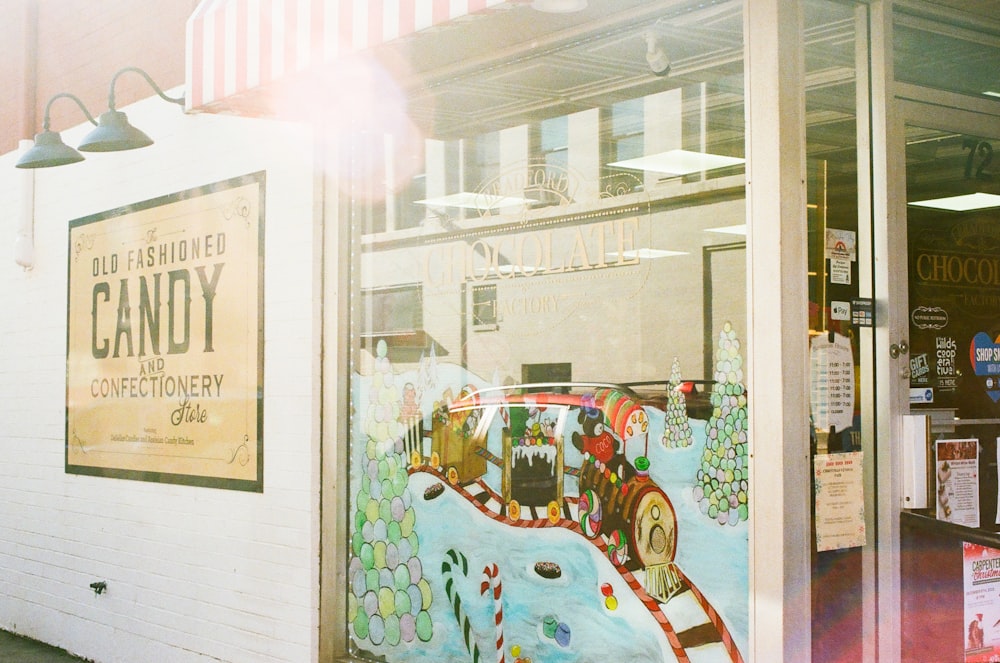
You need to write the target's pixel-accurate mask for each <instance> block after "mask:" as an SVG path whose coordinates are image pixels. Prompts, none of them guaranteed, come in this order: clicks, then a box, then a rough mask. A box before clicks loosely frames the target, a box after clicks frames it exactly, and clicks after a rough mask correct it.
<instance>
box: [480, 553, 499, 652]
mask: <svg viewBox="0 0 1000 663" xmlns="http://www.w3.org/2000/svg"><path fill="white" fill-rule="evenodd" d="M490 586H492V587H493V618H494V621H496V629H497V663H504V653H503V603H502V602H501V601H500V595H501V594H502V593H503V583H502V582H500V569H498V568H497V565H496V564H487V565H486V568H484V569H483V583H482V585H481V586H480V588H479V593H480V594H483V595H485V594H486V592H487V591H489V589H490Z"/></svg>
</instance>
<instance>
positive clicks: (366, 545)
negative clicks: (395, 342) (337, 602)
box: [348, 341, 433, 646]
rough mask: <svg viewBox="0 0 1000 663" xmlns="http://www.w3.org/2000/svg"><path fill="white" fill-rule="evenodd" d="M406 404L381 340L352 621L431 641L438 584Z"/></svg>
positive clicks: (366, 631) (365, 632)
mask: <svg viewBox="0 0 1000 663" xmlns="http://www.w3.org/2000/svg"><path fill="white" fill-rule="evenodd" d="M402 410H403V397H402V394H401V391H400V389H399V388H398V387H397V386H396V384H395V380H394V375H393V372H392V364H391V362H390V361H389V358H388V349H387V346H386V344H385V341H380V342H379V343H378V345H377V347H376V359H375V372H374V374H373V375H372V377H371V387H370V391H369V403H368V409H367V412H366V413H365V419H364V432H365V438H366V439H365V455H364V458H363V460H362V461H361V467H360V468H359V469H360V471H359V472H358V476H360V488H359V490H358V493H357V499H356V504H357V509H356V510H355V512H354V520H353V533H352V536H351V551H352V553H353V555H352V557H351V562H350V567H349V569H348V576H349V580H350V584H351V591H350V593H349V594H348V620H349V621H350V624H351V628H352V630H353V633H354V635H355V636H356V637H357V638H359V639H361V640H368V641H369V642H371V643H372V644H373V645H382V644H383V643H384V644H387V645H392V646H396V645H398V644H400V643H401V642H412V641H413V640H414V639H418V640H420V641H422V642H427V641H429V640H430V639H431V636H432V635H433V623H432V621H431V617H430V613H429V608H430V605H431V599H432V594H431V587H430V584H429V583H428V581H427V578H426V577H425V575H424V570H423V565H422V563H421V561H420V557H419V556H418V553H419V550H420V545H419V539H418V537H417V532H416V530H415V529H414V525H415V521H416V514H415V512H414V509H413V504H412V498H411V495H410V490H409V487H408V484H409V474H407V469H406V460H405V456H404V454H403V434H404V431H405V426H404V424H403V423H402V422H401V421H400V419H401V418H402V415H403V412H402Z"/></svg>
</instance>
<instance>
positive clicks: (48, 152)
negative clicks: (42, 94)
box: [15, 92, 97, 168]
mask: <svg viewBox="0 0 1000 663" xmlns="http://www.w3.org/2000/svg"><path fill="white" fill-rule="evenodd" d="M62 98H66V99H72V100H73V101H75V102H76V105H77V106H79V107H80V110H82V111H83V114H84V115H86V116H87V119H88V120H90V123H91V124H93V125H96V124H97V121H96V120H95V119H94V116H93V115H91V114H90V111H88V110H87V107H86V106H84V105H83V102H82V101H80V99H79V98H77V97H76V96H74V95H72V94H70V93H69V92H60V93H59V94H57V95H55V96H54V97H52V98H51V99H49V101H48V103H47V104H45V119H44V120H43V122H42V133H40V134H35V144H34V145H33V146H32V147H31V148H30V149H28V150H26V151H25V153H24V154H22V155H21V158H20V159H18V160H17V163H16V164H15V165H16V166H17V167H18V168H49V167H51V166H65V165H66V164H68V163H76V162H77V161H83V155H82V154H80V153H79V152H77V151H76V150H74V149H73V148H72V147H70V146H69V145H67V144H66V143H64V142H63V141H62V137H61V136H60V135H59V132H58V131H51V130H49V109H51V108H52V103H53V102H54V101H55V100H56V99H62Z"/></svg>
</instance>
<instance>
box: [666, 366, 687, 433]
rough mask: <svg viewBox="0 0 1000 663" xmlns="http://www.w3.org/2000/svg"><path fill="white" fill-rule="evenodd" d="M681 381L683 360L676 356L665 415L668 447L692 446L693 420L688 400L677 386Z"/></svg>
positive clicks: (668, 383) (671, 369) (669, 383)
mask: <svg viewBox="0 0 1000 663" xmlns="http://www.w3.org/2000/svg"><path fill="white" fill-rule="evenodd" d="M680 383H681V362H680V360H679V359H677V357H674V363H673V366H672V367H671V368H670V381H669V382H667V406H666V414H665V417H664V424H665V425H664V428H663V445H664V446H666V447H689V446H691V441H692V435H691V422H690V421H688V415H687V400H686V399H685V398H684V392H683V391H680V390H679V389H678V388H677V387H678V386H679V385H680Z"/></svg>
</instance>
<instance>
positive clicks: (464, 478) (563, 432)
mask: <svg viewBox="0 0 1000 663" xmlns="http://www.w3.org/2000/svg"><path fill="white" fill-rule="evenodd" d="M648 425H649V421H648V418H647V416H646V412H645V410H643V408H642V405H641V403H640V399H639V398H638V397H637V396H636V395H635V394H634V393H632V392H631V391H629V390H628V389H627V388H624V387H620V386H615V385H594V384H575V383H574V384H559V385H552V384H546V385H519V386H517V387H509V388H507V387H505V388H487V389H481V390H474V389H471V388H467V389H464V390H463V392H462V394H460V396H459V397H458V398H457V399H455V400H453V401H451V402H450V403H449V404H448V405H447V409H446V411H445V410H442V411H441V412H440V413H439V414H438V415H436V416H435V417H434V426H433V433H432V436H431V446H432V449H431V452H432V453H431V455H432V458H433V459H434V461H437V463H439V466H440V467H441V468H442V469H443V470H444V472H445V474H446V476H447V477H448V479H449V481H451V482H452V483H456V484H463V485H464V484H467V483H470V482H472V481H475V480H477V479H479V478H480V477H483V476H484V475H485V474H486V472H487V462H491V463H493V464H494V465H496V466H497V467H498V468H499V469H500V472H501V484H502V487H501V495H502V497H503V500H504V502H505V503H506V509H507V514H508V515H509V516H510V517H511V518H514V519H517V518H518V517H519V516H520V515H521V511H522V510H523V509H531V510H532V511H535V509H536V508H537V509H545V510H546V513H547V515H548V517H549V519H550V520H552V522H557V521H559V520H561V519H564V518H568V517H571V516H572V517H574V519H575V520H576V522H577V523H578V524H579V526H580V530H581V532H582V533H583V534H584V535H585V536H587V537H588V538H591V539H593V540H595V541H598V539H600V540H599V545H601V546H602V547H604V546H606V552H607V555H608V557H609V559H610V560H611V561H612V562H613V563H614V564H615V565H616V566H624V567H625V568H627V569H629V570H632V571H635V570H638V569H642V570H645V571H646V572H647V580H648V578H649V577H650V575H652V576H655V577H663V576H664V574H666V575H667V576H669V575H670V567H671V566H672V563H673V560H674V556H675V553H676V549H677V518H676V514H675V513H674V509H673V506H672V504H671V502H670V499H669V498H668V497H667V495H666V493H664V492H663V490H662V489H661V488H660V487H659V486H658V485H656V483H655V482H654V481H653V480H652V479H651V478H650V475H649V461H648V459H647V456H646V452H647V450H648V446H646V445H648V430H647V429H648ZM498 431H499V432H500V434H499V435H498ZM564 440H569V441H570V442H571V443H572V445H573V447H575V448H576V450H577V451H578V452H579V456H580V457H581V458H582V461H581V462H580V465H579V467H576V466H573V465H570V466H564V465H563V463H564V455H565V451H566V450H565V449H564V448H563V441H564ZM640 445H642V446H640ZM498 453H499V454H500V455H497V454H498ZM437 463H435V464H437ZM564 475H570V476H576V477H577V480H578V484H579V496H578V498H577V500H576V505H577V509H576V513H575V514H573V513H572V510H571V509H570V508H569V507H568V506H567V504H566V503H567V502H572V501H573V498H572V497H570V498H569V499H568V500H565V499H564V495H563V484H564ZM667 584H672V583H669V582H668V583H667Z"/></svg>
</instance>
